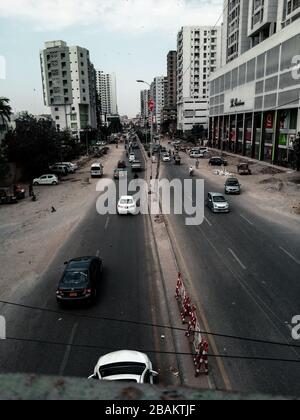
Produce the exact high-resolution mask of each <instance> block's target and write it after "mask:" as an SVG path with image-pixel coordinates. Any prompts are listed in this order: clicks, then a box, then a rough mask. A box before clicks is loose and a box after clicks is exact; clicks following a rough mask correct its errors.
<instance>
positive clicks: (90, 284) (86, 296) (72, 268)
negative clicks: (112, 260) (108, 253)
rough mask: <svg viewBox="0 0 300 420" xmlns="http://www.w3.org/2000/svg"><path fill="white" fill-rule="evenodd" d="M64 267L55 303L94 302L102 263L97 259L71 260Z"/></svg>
mask: <svg viewBox="0 0 300 420" xmlns="http://www.w3.org/2000/svg"><path fill="white" fill-rule="evenodd" d="M65 265H66V268H65V271H64V273H63V275H62V277H61V279H60V281H59V283H58V287H57V291H56V299H57V301H58V302H59V303H65V302H80V301H89V302H91V301H93V300H95V299H96V297H97V292H98V288H99V282H100V277H101V273H102V271H103V261H102V260H101V259H100V258H98V257H82V258H75V259H72V260H70V261H68V262H66V263H65Z"/></svg>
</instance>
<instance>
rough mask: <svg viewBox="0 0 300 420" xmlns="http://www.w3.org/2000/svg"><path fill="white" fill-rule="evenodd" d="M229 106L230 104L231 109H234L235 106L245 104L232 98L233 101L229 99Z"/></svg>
mask: <svg viewBox="0 0 300 420" xmlns="http://www.w3.org/2000/svg"><path fill="white" fill-rule="evenodd" d="M230 104H231V105H230V107H231V108H235V107H237V106H244V105H245V102H243V101H240V100H238V99H237V98H233V99H231V101H230Z"/></svg>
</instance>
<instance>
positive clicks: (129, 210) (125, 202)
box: [117, 195, 136, 214]
mask: <svg viewBox="0 0 300 420" xmlns="http://www.w3.org/2000/svg"><path fill="white" fill-rule="evenodd" d="M117 212H118V214H135V213H136V202H135V200H134V198H133V197H131V195H124V196H122V197H121V198H120V200H119V202H118V207H117Z"/></svg>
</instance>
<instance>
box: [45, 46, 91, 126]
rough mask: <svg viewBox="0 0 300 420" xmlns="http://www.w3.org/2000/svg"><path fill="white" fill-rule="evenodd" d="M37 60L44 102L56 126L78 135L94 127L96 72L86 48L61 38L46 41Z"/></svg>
mask: <svg viewBox="0 0 300 420" xmlns="http://www.w3.org/2000/svg"><path fill="white" fill-rule="evenodd" d="M40 61H41V73H42V81H43V93H44V103H45V105H46V106H48V107H50V108H51V115H52V118H53V119H54V121H55V123H56V127H57V129H59V130H64V129H71V130H72V131H73V132H74V133H77V134H79V132H80V131H81V130H85V129H86V128H89V127H92V128H96V127H97V119H96V72H95V69H94V66H93V64H92V63H91V61H90V55H89V51H88V50H87V49H85V48H82V47H78V46H75V47H68V46H67V44H66V42H64V41H51V42H46V43H45V48H44V49H43V50H41V52H40Z"/></svg>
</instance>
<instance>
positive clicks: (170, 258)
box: [140, 144, 214, 389]
mask: <svg viewBox="0 0 300 420" xmlns="http://www.w3.org/2000/svg"><path fill="white" fill-rule="evenodd" d="M140 147H141V151H142V154H143V156H144V159H145V162H146V180H147V182H148V183H150V180H151V176H152V179H154V178H155V177H156V175H158V167H159V162H158V158H157V157H156V161H155V163H152V159H151V158H149V157H148V156H147V154H146V152H145V150H144V147H143V145H142V144H140ZM152 200H156V197H155V196H154V197H152ZM150 219H151V224H152V229H153V233H154V237H155V242H156V247H157V252H158V255H159V259H160V265H161V272H162V276H163V284H162V287H163V291H164V295H165V300H166V302H168V314H169V321H170V322H169V324H170V325H171V326H172V327H175V328H187V325H186V324H185V325H183V324H182V322H181V317H180V310H179V306H178V302H177V300H176V299H175V291H176V283H177V279H178V272H179V268H178V265H177V261H176V257H175V254H174V251H173V247H172V244H171V240H170V237H169V232H168V229H167V226H166V221H165V218H164V216H163V215H162V214H159V215H151V214H150ZM173 341H174V345H175V351H176V353H177V354H178V356H177V361H178V365H179V371H180V378H181V381H182V384H183V385H185V386H190V387H195V388H202V389H213V388H214V387H213V385H212V383H211V378H210V377H209V376H205V375H204V374H200V376H199V377H198V378H196V377H195V367H194V364H193V358H192V356H189V355H182V354H184V353H187V354H189V353H192V351H193V350H192V346H191V345H190V343H189V340H188V338H187V337H186V336H185V333H184V331H174V330H173Z"/></svg>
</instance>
